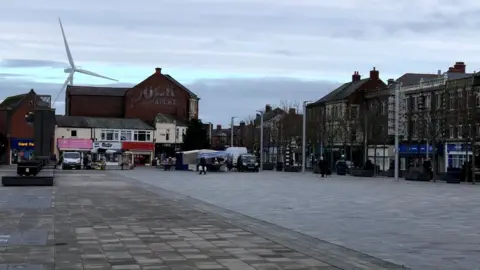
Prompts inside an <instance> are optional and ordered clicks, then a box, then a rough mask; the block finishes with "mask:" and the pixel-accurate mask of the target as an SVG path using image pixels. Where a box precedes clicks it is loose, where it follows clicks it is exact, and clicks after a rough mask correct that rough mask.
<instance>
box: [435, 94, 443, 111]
mask: <svg viewBox="0 0 480 270" xmlns="http://www.w3.org/2000/svg"><path fill="white" fill-rule="evenodd" d="M435 97H436V98H437V110H438V109H440V108H441V107H442V95H441V94H440V93H437V94H436V95H435Z"/></svg>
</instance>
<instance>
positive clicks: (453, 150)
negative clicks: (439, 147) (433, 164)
mask: <svg viewBox="0 0 480 270" xmlns="http://www.w3.org/2000/svg"><path fill="white" fill-rule="evenodd" d="M472 155H473V153H472V145H471V144H468V145H466V144H464V143H449V144H447V147H445V157H446V158H445V168H447V169H449V168H455V169H459V168H462V166H463V164H464V163H465V162H467V161H469V160H472Z"/></svg>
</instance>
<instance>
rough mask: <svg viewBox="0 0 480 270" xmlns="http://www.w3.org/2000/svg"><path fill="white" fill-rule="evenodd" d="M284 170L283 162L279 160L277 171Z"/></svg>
mask: <svg viewBox="0 0 480 270" xmlns="http://www.w3.org/2000/svg"><path fill="white" fill-rule="evenodd" d="M281 171H283V162H277V172H281Z"/></svg>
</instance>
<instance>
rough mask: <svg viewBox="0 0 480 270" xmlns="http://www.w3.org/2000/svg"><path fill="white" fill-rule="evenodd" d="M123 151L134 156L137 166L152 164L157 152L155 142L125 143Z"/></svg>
mask: <svg viewBox="0 0 480 270" xmlns="http://www.w3.org/2000/svg"><path fill="white" fill-rule="evenodd" d="M122 149H123V151H128V152H131V153H132V154H133V158H134V162H135V165H150V164H152V159H153V151H154V150H155V144H154V143H153V142H123V143H122Z"/></svg>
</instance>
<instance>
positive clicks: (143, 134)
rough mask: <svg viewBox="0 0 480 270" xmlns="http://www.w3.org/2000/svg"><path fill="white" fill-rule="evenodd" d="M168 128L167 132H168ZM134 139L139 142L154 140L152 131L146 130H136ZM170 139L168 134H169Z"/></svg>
mask: <svg viewBox="0 0 480 270" xmlns="http://www.w3.org/2000/svg"><path fill="white" fill-rule="evenodd" d="M168 133H169V132H168V130H167V134H168ZM133 140H134V141H138V142H149V141H151V140H152V132H151V131H145V130H136V131H134V132H133ZM167 140H168V136H167Z"/></svg>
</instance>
